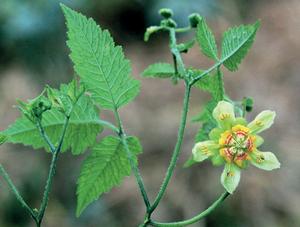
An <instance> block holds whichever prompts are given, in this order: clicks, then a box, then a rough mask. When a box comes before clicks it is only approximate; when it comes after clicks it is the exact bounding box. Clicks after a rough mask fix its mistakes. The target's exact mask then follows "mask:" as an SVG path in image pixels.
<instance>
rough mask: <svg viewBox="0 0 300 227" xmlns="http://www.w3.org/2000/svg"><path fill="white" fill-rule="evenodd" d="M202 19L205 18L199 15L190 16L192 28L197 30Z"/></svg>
mask: <svg viewBox="0 0 300 227" xmlns="http://www.w3.org/2000/svg"><path fill="white" fill-rule="evenodd" d="M202 19H203V18H202V17H201V16H200V15H199V14H198V13H192V14H191V15H189V21H190V26H191V27H192V28H196V27H197V25H198V24H199V22H200V21H201V20H202Z"/></svg>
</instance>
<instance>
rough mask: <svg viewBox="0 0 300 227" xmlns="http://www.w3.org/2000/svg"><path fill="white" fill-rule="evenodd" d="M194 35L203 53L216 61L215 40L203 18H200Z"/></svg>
mask: <svg viewBox="0 0 300 227" xmlns="http://www.w3.org/2000/svg"><path fill="white" fill-rule="evenodd" d="M196 37H197V41H198V43H199V45H200V47H201V50H202V52H203V54H204V55H206V56H207V57H209V58H211V59H214V60H216V61H218V50H217V44H216V40H215V37H214V35H213V33H212V31H211V29H210V28H209V27H208V25H207V23H206V21H205V19H202V20H201V21H200V22H199V23H198V26H197V35H196Z"/></svg>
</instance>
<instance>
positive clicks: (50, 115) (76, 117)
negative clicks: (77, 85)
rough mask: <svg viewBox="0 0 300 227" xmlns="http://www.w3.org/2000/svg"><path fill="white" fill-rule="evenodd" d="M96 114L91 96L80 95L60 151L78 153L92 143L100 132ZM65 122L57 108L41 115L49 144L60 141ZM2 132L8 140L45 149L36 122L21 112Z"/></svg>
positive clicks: (46, 146)
mask: <svg viewBox="0 0 300 227" xmlns="http://www.w3.org/2000/svg"><path fill="white" fill-rule="evenodd" d="M98 115H99V113H98V111H97V110H96V109H95V107H94V105H93V103H92V101H91V99H90V98H89V97H87V96H81V98H79V100H78V102H77V104H76V105H75V107H74V109H73V112H72V114H71V118H70V121H69V125H68V128H67V132H66V136H65V139H64V142H63V146H62V152H64V151H66V150H68V149H71V150H72V153H73V154H80V153H82V152H84V151H85V150H86V149H87V148H88V147H90V146H92V145H93V144H94V143H95V140H96V136H97V135H98V133H99V132H101V131H102V126H101V125H100V124H99V122H98V120H99V116H98ZM64 121H65V116H64V114H63V113H61V112H60V111H59V110H58V109H51V110H49V111H47V112H45V113H44V114H43V118H42V125H43V127H44V129H45V132H46V133H47V135H48V136H49V138H50V140H51V141H52V143H57V142H58V141H59V139H60V136H61V133H62V128H63V124H64ZM3 134H4V135H6V136H7V137H8V140H7V142H10V143H22V144H24V145H30V146H32V147H33V148H34V149H38V148H42V147H43V148H46V149H47V150H48V145H47V144H46V143H45V142H44V140H43V138H42V137H41V136H40V133H39V131H38V129H37V127H36V125H35V124H33V123H32V122H31V121H30V120H29V119H28V118H26V117H25V116H24V115H23V116H22V117H21V118H19V119H17V120H16V122H15V123H13V124H12V125H11V126H9V128H8V129H7V130H5V131H3Z"/></svg>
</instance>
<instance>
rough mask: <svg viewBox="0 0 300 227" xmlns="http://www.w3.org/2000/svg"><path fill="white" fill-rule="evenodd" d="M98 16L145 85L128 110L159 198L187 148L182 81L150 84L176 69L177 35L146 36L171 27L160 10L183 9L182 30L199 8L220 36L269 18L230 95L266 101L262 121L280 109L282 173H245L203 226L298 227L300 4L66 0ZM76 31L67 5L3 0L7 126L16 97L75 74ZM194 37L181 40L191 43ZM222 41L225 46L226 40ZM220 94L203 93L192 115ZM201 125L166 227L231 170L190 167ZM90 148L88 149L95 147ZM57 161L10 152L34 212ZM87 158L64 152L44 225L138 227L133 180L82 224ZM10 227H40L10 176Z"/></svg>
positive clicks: (177, 180) (6, 199) (9, 164)
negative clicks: (147, 73) (69, 37)
mask: <svg viewBox="0 0 300 227" xmlns="http://www.w3.org/2000/svg"><path fill="white" fill-rule="evenodd" d="M62 2H64V3H65V4H67V5H68V6H70V7H73V8H74V9H77V10H79V11H81V12H83V13H85V14H86V15H88V16H91V17H93V18H94V19H95V20H96V21H97V22H98V23H99V24H100V25H101V26H102V27H103V28H107V29H109V30H110V32H111V33H112V35H113V37H114V38H115V40H116V42H117V43H118V44H121V45H123V46H124V50H125V53H126V56H127V57H128V58H129V59H130V60H131V62H132V68H133V75H134V77H136V78H138V79H139V80H141V81H142V91H141V93H140V95H139V97H138V98H137V99H136V100H135V102H133V103H131V104H130V105H128V106H127V107H125V108H123V109H122V112H121V114H122V118H123V119H124V123H125V126H126V129H127V131H128V133H130V134H133V135H137V136H138V137H139V138H140V139H141V142H142V144H143V147H144V153H143V154H142V155H141V156H140V161H139V166H140V169H141V173H142V175H143V177H144V180H145V184H146V187H147V190H148V192H149V195H150V198H151V199H154V197H155V195H156V193H157V191H158V189H159V185H160V184H161V181H162V179H163V176H164V173H165V171H166V168H167V165H168V163H169V160H170V156H171V152H172V149H173V147H174V144H175V141H176V134H177V127H178V123H179V118H180V112H181V109H180V108H181V104H182V96H183V86H182V84H179V85H177V86H173V85H172V84H171V82H170V81H162V80H151V79H142V78H141V77H140V73H141V72H142V71H143V69H144V68H145V67H146V66H147V65H148V64H151V63H154V62H156V61H169V62H171V57H170V53H169V51H168V45H167V42H168V40H167V36H166V35H155V36H153V37H152V39H151V40H150V42H148V43H144V42H143V41H142V40H143V32H144V31H145V28H146V27H147V26H149V25H153V24H156V23H158V21H159V20H160V18H159V16H158V15H157V10H158V9H159V8H161V7H169V8H172V9H173V10H174V12H175V15H176V17H175V19H176V21H177V22H178V23H179V25H181V26H185V25H187V24H188V20H187V16H188V15H189V14H190V13H192V12H198V13H200V14H201V15H203V16H205V17H207V20H208V23H209V24H210V25H211V27H212V29H213V30H214V32H215V34H216V36H217V37H218V40H220V38H221V37H220V36H221V32H222V31H224V30H225V29H226V28H228V27H229V26H233V25H239V24H241V23H253V22H254V21H255V20H256V19H261V22H262V27H261V29H260V31H259V32H258V35H257V39H256V41H255V44H254V46H253V48H252V50H251V51H250V54H249V55H248V56H247V57H246V59H245V60H244V61H243V63H242V65H241V67H240V70H239V71H238V72H236V73H229V72H228V71H226V70H225V69H224V72H225V88H226V91H227V93H228V94H229V95H230V96H231V97H232V98H233V99H235V100H239V99H242V98H243V96H251V97H253V98H254V99H255V106H254V111H253V113H252V114H250V115H249V118H250V119H251V118H253V117H254V116H255V114H257V113H259V112H260V111H262V110H264V109H272V110H275V111H276V112H277V118H276V123H275V125H274V126H273V127H272V128H271V129H270V130H268V131H266V132H265V133H264V135H263V136H264V138H265V141H266V142H265V144H264V145H263V148H262V149H263V150H265V151H267V150H270V151H273V152H274V153H275V154H276V155H277V157H278V158H279V159H280V161H281V163H282V167H281V169H280V170H277V171H273V172H264V171H261V170H258V169H256V168H253V167H250V168H249V170H248V171H244V172H243V176H242V180H241V183H240V186H239V188H238V190H237V191H236V193H235V194H234V196H231V197H229V198H228V199H227V200H226V202H225V203H224V204H223V205H222V206H221V207H220V208H218V209H217V210H216V211H215V212H214V213H213V214H212V215H210V216H209V217H208V218H206V219H205V220H203V221H201V222H200V223H197V224H195V225H194V226H201V227H204V226H208V227H235V226H236V227H254V226H255V227H261V226H262V227H297V226H300V155H299V147H300V142H299V138H300V124H299V123H298V122H299V121H300V104H299V86H300V77H299V71H300V69H299V62H298V61H299V59H300V42H299V36H300V20H299V14H300V1H299V0H285V1H280V0H277V1H276V0H260V1H259V0H248V1H247V0H226V1H221V0H187V1H180V0H176V1H175V0H147V1H146V0H145V1H142V0H110V1H104V0H103V1H92V0H86V1H83V0H82V1H80V0H76V1H62ZM65 32H66V28H65V25H64V19H63V16H62V13H61V11H60V9H59V5H58V1H37V0H23V1H20V0H1V4H0V97H1V99H0V119H1V120H0V129H1V130H3V129H5V128H6V127H7V126H8V125H9V124H10V123H12V122H13V121H14V119H15V118H16V117H17V116H19V113H18V111H17V110H16V109H14V108H12V106H13V105H14V104H15V99H16V98H22V99H23V100H26V99H28V98H32V97H34V96H35V95H37V94H38V93H39V92H40V91H41V90H42V88H43V86H44V85H45V84H50V85H51V86H57V85H58V84H59V83H61V82H67V81H69V80H70V79H71V77H72V75H73V70H72V64H71V62H70V60H69V58H68V53H69V50H68V49H67V47H66V45H65V39H66V35H65ZM186 38H188V36H181V37H180V40H181V39H182V40H184V39H186ZM219 43H220V42H219ZM184 59H185V61H186V64H187V65H193V66H197V67H200V68H201V67H202V68H203V67H208V66H210V65H211V64H212V62H207V60H206V59H205V58H203V57H202V56H201V54H200V53H199V48H198V47H197V46H195V47H194V48H193V49H192V50H191V51H190V53H189V54H188V55H186V56H184ZM208 99H209V96H208V95H207V94H204V93H202V92H200V91H197V90H194V91H193V93H192V100H191V108H190V112H189V120H191V118H192V117H193V116H194V115H195V114H197V113H198V112H199V111H200V110H201V106H202V105H203V104H204V103H205V102H206V101H207V100H208ZM198 128H199V125H197V124H194V123H191V122H190V121H189V123H188V125H187V130H186V136H185V142H184V146H183V151H182V156H181V158H180V160H179V163H178V166H177V169H176V172H175V175H174V177H173V178H172V181H171V184H170V185H169V188H168V190H167V193H166V195H165V197H164V199H163V200H162V202H161V204H160V205H159V207H158V209H157V210H156V211H155V214H154V217H155V218H156V219H157V220H161V221H175V220H181V219H183V218H189V217H191V216H193V215H195V214H196V213H198V212H200V211H201V210H203V209H205V208H206V207H207V206H208V205H210V203H211V202H212V201H214V199H215V198H216V197H217V196H218V195H219V194H220V193H221V192H222V191H223V189H222V186H221V184H220V181H219V177H220V174H221V171H222V168H213V167H212V166H211V164H210V163H208V162H207V163H202V164H200V165H195V166H194V167H192V168H190V169H183V168H182V165H183V163H184V162H185V160H186V159H187V157H188V156H189V155H190V153H191V149H192V146H193V143H194V142H193V140H194V135H195V133H196V131H197V129H198ZM87 153H88V152H87ZM49 158H50V157H49V154H47V153H45V151H43V150H37V151H33V150H32V149H31V148H30V147H23V146H21V145H4V146H1V150H0V163H1V164H3V165H4V167H5V168H6V169H7V171H8V172H9V174H10V176H11V177H12V179H13V180H14V182H15V183H16V185H17V186H18V189H19V190H20V192H21V194H22V195H23V196H24V197H25V199H26V201H28V203H29V204H31V205H32V206H39V204H40V200H41V197H42V190H43V188H44V184H45V180H46V176H47V171H48V165H49ZM83 158H84V155H83V156H80V157H74V156H72V155H70V154H69V153H65V154H63V155H61V157H60V160H59V162H58V168H57V174H56V177H55V180H54V187H53V190H52V193H51V196H50V203H49V206H48V209H47V211H46V216H45V219H44V225H43V226H45V227H55V226H64V227H71V226H72V227H83V226H84V227H96V226H105V227H106V226H108V227H132V226H137V224H139V223H140V222H141V221H142V220H143V215H144V206H143V202H142V199H141V198H140V195H139V192H138V189H137V186H136V183H135V180H134V178H133V177H130V178H127V179H126V180H125V181H124V183H123V184H122V185H121V186H120V187H118V188H114V189H113V190H112V191H111V192H110V193H109V194H105V195H103V196H102V197H101V199H99V200H98V201H97V202H95V203H93V204H92V205H91V206H89V207H88V209H87V210H86V211H85V212H84V213H83V215H82V216H81V217H80V218H79V219H77V218H75V206H76V196H75V190H76V179H77V177H78V174H79V169H80V165H81V162H82V160H83ZM0 182H1V185H0V226H1V227H19V226H26V227H27V226H34V225H33V223H32V222H31V220H30V218H29V216H28V215H27V213H24V212H23V209H22V208H21V207H20V205H19V203H18V202H17V201H16V199H15V198H14V196H13V195H12V194H11V193H10V191H9V189H8V187H7V185H6V183H5V182H3V181H2V179H0Z"/></svg>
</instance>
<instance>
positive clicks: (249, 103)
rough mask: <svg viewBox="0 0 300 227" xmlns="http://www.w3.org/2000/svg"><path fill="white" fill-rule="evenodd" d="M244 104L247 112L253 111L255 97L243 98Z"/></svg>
mask: <svg viewBox="0 0 300 227" xmlns="http://www.w3.org/2000/svg"><path fill="white" fill-rule="evenodd" d="M242 104H243V106H244V108H245V110H246V111H247V112H251V111H252V109H253V99H252V98H250V97H245V98H244V99H243V102H242Z"/></svg>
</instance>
